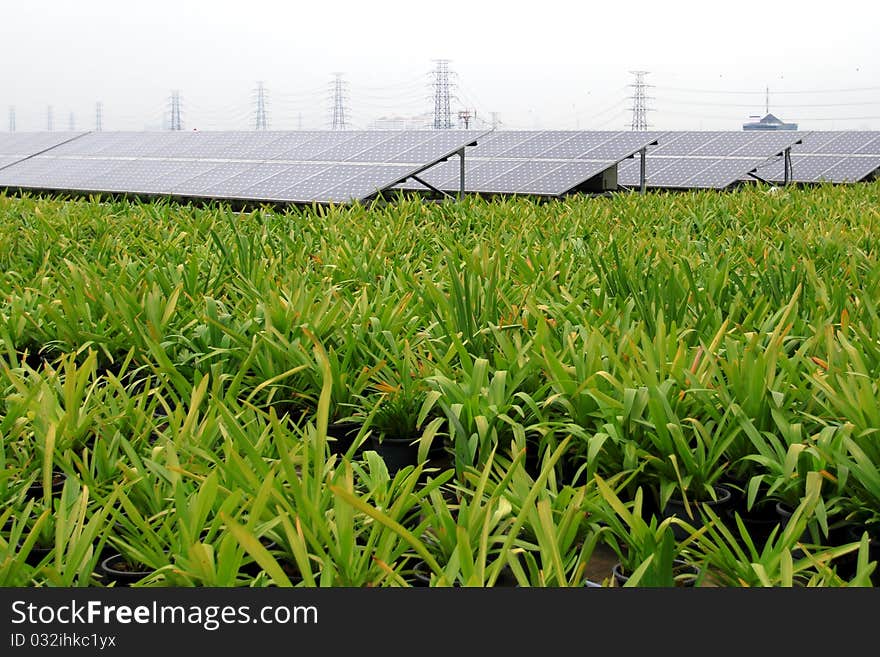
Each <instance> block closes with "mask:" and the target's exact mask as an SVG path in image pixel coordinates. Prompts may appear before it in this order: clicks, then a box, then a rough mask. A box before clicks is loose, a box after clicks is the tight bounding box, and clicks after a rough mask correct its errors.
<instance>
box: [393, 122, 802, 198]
mask: <svg viewBox="0 0 880 657" xmlns="http://www.w3.org/2000/svg"><path fill="white" fill-rule="evenodd" d="M798 139H799V136H798V135H797V134H793V133H782V132H764V133H756V132H723V131H715V132H704V131H700V132H632V131H631V132H583V131H580V132H579V131H522V132H520V131H516V132H512V131H511V132H495V133H491V134H489V135H487V136H486V137H485V138H483V139H481V140H480V141H479V142H478V143H477V145H476V146H475V147H474V148H473V149H472V150H470V151H469V152H468V161H469V165H468V168H467V178H466V181H465V189H466V190H467V191H471V192H478V193H487V194H488V193H492V194H505V193H522V194H535V195H548V196H551V195H552V196H559V195H562V194H565V193H568V192H570V191H572V190H575V189H577V188H578V187H579V186H581V185H582V184H583V183H584V182H585V181H587V180H589V179H591V178H593V177H595V176H599V175H600V174H602V173H603V172H605V171H607V170H609V169H613V168H615V167H616V170H617V183H618V184H620V185H624V186H636V187H637V186H639V185H640V183H641V177H640V176H641V163H640V158H638V157H634V155H636V154H637V153H638V152H639V151H640V150H641V149H642V148H645V149H647V161H646V165H647V171H646V178H647V184H648V185H649V186H659V187H665V186H677V185H679V184H680V185H681V186H683V187H692V188H725V187H729V186H730V185H732V184H734V183H736V182H737V181H738V180H740V179H741V178H742V177H743V176H744V175H746V174H747V173H748V172H749V171H753V170H754V169H755V168H756V167H758V166H759V165H761V164H763V163H765V162H767V160H768V159H769V158H772V157H774V156H775V155H778V154H780V153H782V152H783V151H784V150H785V149H786V148H789V147H791V146H792V145H793V144H795V143H796V142H797V141H798ZM420 177H421V178H422V179H423V180H425V181H426V182H427V183H429V184H430V185H432V186H434V187H437V188H439V189H441V190H443V191H447V192H448V191H450V190H452V189H454V188H455V186H456V185H457V184H458V177H457V174H456V171H455V169H454V167H453V166H452V165H451V163H450V165H439V166H437V167H434V168H432V169H430V170H428V171H426V172H425V174H424V175H423V176H420ZM401 187H402V188H404V189H419V188H420V187H422V188H424V187H423V186H420V185H419V184H418V182H417V181H408V182H406V183H403V184H402V185H401Z"/></svg>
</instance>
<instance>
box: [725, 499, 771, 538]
mask: <svg viewBox="0 0 880 657" xmlns="http://www.w3.org/2000/svg"><path fill="white" fill-rule="evenodd" d="M736 515H739V517H740V519H741V520H742V523H743V526H744V527H745V529H746V533H747V534H748V535H749V539H750V540H751V541H752V543H753V544H754V545H755V547H756V548H757V549H758V550H760V549H761V548H762V547H763V546H764V545H765V544H766V543H767V539H769V538H770V534H771V533H772V532H773V529H774V528H776V527H779V529H778V530H777V531H776V535H777V536H778V535H779V532H780V531H781V530H782V526H784V524H785V522H786V521H785V520H783V517H782V515H780V513H779V510H778V509H777V505H776V504H771V503H764V504H757V505H755V506H753V507H752V508H751V509H747V508H742V507H737V506H730V507H728V508H727V509H726V514H725V519H724V520H725V523H726V524H727V525H728V527H729V528H730V529H731V530H732V532H733V535H734V536H736V537H737V538H738V539H740V540H741V535H740V532H739V529H738V528H737V524H736Z"/></svg>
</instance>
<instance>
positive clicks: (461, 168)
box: [458, 148, 464, 201]
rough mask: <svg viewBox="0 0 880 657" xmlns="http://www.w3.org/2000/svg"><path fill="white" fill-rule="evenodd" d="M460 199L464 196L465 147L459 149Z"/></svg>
mask: <svg viewBox="0 0 880 657" xmlns="http://www.w3.org/2000/svg"><path fill="white" fill-rule="evenodd" d="M458 160H459V162H458V165H459V166H458V200H459V201H461V200H462V199H463V198H464V148H462V149H461V150H460V151H458Z"/></svg>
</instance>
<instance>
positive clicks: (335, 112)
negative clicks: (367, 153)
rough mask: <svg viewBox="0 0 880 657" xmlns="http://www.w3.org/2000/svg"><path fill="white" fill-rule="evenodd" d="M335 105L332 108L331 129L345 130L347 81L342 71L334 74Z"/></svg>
mask: <svg viewBox="0 0 880 657" xmlns="http://www.w3.org/2000/svg"><path fill="white" fill-rule="evenodd" d="M332 89H333V105H332V106H331V108H330V129H331V130H345V128H346V123H345V98H346V96H345V82H343V80H342V73H334V74H333V82H332Z"/></svg>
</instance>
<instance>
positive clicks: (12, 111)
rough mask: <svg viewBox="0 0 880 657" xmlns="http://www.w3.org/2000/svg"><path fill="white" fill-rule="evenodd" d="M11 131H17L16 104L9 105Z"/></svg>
mask: <svg viewBox="0 0 880 657" xmlns="http://www.w3.org/2000/svg"><path fill="white" fill-rule="evenodd" d="M9 132H15V106H14V105H10V106H9Z"/></svg>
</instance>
